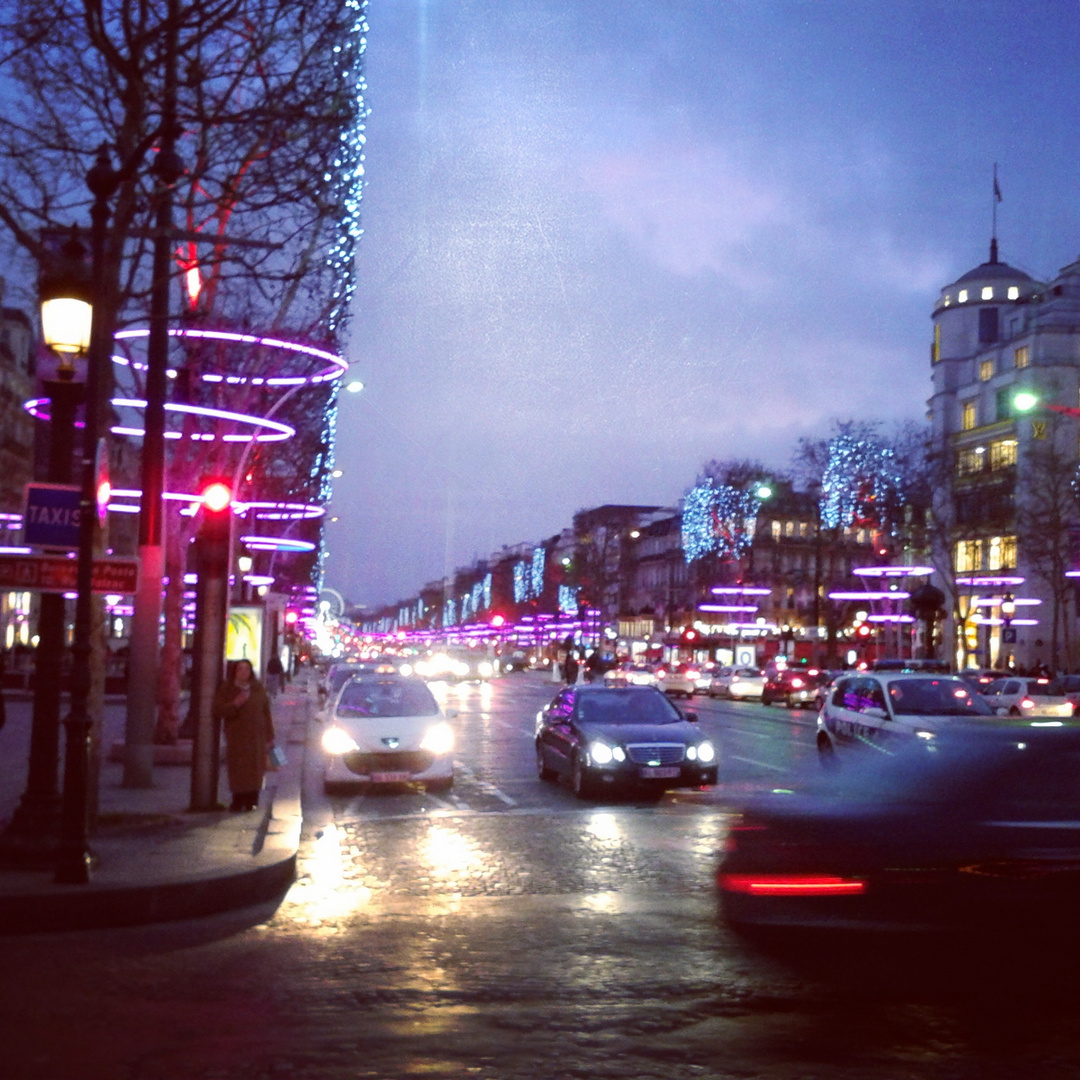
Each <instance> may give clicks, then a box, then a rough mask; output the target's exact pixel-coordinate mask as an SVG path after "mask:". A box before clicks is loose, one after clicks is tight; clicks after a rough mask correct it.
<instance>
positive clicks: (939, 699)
mask: <svg viewBox="0 0 1080 1080" xmlns="http://www.w3.org/2000/svg"><path fill="white" fill-rule="evenodd" d="M993 716H994V711H993V709H991V708H990V706H989V705H987V703H986V700H985V699H984V698H983V697H982V695H981V694H977V693H976V692H975V691H974V690H973V689H972V688H971V686H970V685H969V684H968V683H966V682H965V681H964V680H963V679H960V678H958V677H957V676H955V675H919V674H912V673H905V674H901V673H899V672H897V673H895V674H892V673H886V672H877V673H875V672H853V673H852V674H851V675H845V676H843V677H842V678H839V679H837V680H836V681H835V682H834V683H833V684H832V686H831V687H830V688H829V692H828V695H827V696H826V698H825V703H824V704H823V705H822V707H821V712H819V713H818V719H817V727H818V730H817V748H818V751H819V753H820V754H821V758H822V761H823V763H830V762H832V761H834V760H835V759H834V756H833V755H834V751H836V750H838V749H840V748H845V749H846V748H861V749H869V750H877V751H880V752H883V753H890V752H892V750H893V749H895V748H896V745H897V744H903V743H904V742H906V741H907V740H909V739H912V738H922V739H928V740H929V739H933V738H934V736H935V735H936V733H937V732H938V731H939V730H940V728H941V727H942V725H943V724H947V723H949V721H950V720H955V719H957V718H967V719H973V718H980V717H982V718H987V719H989V718H992V717H993Z"/></svg>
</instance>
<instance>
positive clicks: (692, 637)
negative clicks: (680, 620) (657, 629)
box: [682, 626, 699, 645]
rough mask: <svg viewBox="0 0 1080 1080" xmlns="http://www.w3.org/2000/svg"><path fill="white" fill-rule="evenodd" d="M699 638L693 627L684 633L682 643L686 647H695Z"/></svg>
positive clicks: (689, 627)
mask: <svg viewBox="0 0 1080 1080" xmlns="http://www.w3.org/2000/svg"><path fill="white" fill-rule="evenodd" d="M698 637H699V634H698V632H697V631H696V630H695V629H694V628H693V627H692V626H688V627H687V628H686V629H685V630H684V631H683V632H682V641H683V644H684V645H693V644H695V643H696V642H697V639H698Z"/></svg>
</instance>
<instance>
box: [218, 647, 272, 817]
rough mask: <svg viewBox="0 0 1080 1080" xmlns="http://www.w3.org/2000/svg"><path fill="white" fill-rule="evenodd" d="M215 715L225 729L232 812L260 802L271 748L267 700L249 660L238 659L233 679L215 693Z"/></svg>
mask: <svg viewBox="0 0 1080 1080" xmlns="http://www.w3.org/2000/svg"><path fill="white" fill-rule="evenodd" d="M214 716H215V717H217V718H218V719H220V720H221V721H222V723H223V725H224V728H225V764H226V767H227V771H228V774H229V790H230V791H232V804H231V805H230V806H229V809H230V810H232V811H234V812H239V811H243V810H254V809H255V807H256V806H257V805H258V803H259V792H260V791H261V790H262V784H263V775H264V774H265V772H266V758H267V754H268V753H269V751H270V749H271V747H273V745H274V721H273V718H272V717H271V715H270V697H269V695H268V694H267V692H266V690H265V688H264V687H263V685H262V683H260V682H259V680H258V679H256V678H255V672H254V670H253V668H252V666H251V661H250V660H237V662H236V665H235V667H234V668H233V673H232V678H231V679H226V681H225V682H223V683H222V684H221V685H220V686H219V687H218V688H217V692H216V693H215V694H214Z"/></svg>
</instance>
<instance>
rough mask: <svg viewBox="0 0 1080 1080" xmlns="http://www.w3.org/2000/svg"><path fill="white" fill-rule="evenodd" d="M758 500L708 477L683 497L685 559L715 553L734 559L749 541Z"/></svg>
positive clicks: (750, 540) (758, 504)
mask: <svg viewBox="0 0 1080 1080" xmlns="http://www.w3.org/2000/svg"><path fill="white" fill-rule="evenodd" d="M760 508H761V499H760V498H758V496H757V495H756V494H754V493H753V492H749V491H742V490H741V489H739V488H736V487H732V486H731V485H730V484H716V483H714V482H713V481H712V480H708V481H706V482H705V483H703V484H698V485H697V486H696V487H694V488H691V489H690V492H689V493H688V494H687V496H686V498H685V499H684V500H683V513H682V546H683V555H684V556H685V558H686V561H687V562H688V563H689V562H693V561H694V560H695V559H700V558H701V557H702V556H703V555H708V554H710V553H711V552H716V553H717V554H718V555H719V556H720V557H721V558H725V559H737V558H738V557H739V556H740V555H741V554H742V553H743V552H744V551H745V550H746V549H747V548H748V547H749V546H750V544H751V543H752V541H753V538H754V530H755V528H756V527H757V515H758V510H760Z"/></svg>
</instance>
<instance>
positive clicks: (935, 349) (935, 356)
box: [930, 323, 941, 364]
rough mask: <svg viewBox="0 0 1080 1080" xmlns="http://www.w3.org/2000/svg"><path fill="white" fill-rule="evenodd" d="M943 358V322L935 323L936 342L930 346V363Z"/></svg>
mask: <svg viewBox="0 0 1080 1080" xmlns="http://www.w3.org/2000/svg"><path fill="white" fill-rule="evenodd" d="M940 359H941V324H940V323H934V344H933V345H932V346H931V347H930V363H932V364H936V363H937V362H938V361H939V360H940Z"/></svg>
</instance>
